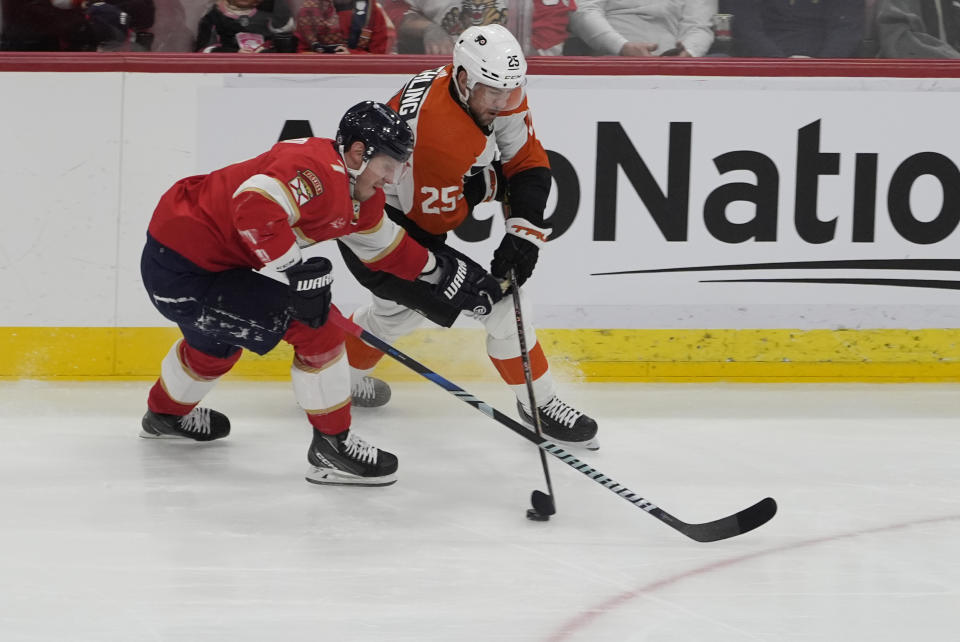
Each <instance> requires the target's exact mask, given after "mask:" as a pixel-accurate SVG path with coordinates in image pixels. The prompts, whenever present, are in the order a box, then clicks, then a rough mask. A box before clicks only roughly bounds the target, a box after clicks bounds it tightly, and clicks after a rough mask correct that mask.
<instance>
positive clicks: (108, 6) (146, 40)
mask: <svg viewBox="0 0 960 642" xmlns="http://www.w3.org/2000/svg"><path fill="white" fill-rule="evenodd" d="M84 5H85V7H86V9H85V13H86V16H87V21H88V23H89V29H90V36H91V47H92V48H94V49H96V50H97V51H149V50H150V48H151V45H152V44H153V33H151V32H150V28H151V27H153V19H154V16H155V13H156V8H155V7H154V4H153V0H98V1H97V2H86V3H84Z"/></svg>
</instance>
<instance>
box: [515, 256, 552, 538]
mask: <svg viewBox="0 0 960 642" xmlns="http://www.w3.org/2000/svg"><path fill="white" fill-rule="evenodd" d="M510 291H511V293H512V295H513V314H514V316H515V318H516V320H517V337H518V338H519V339H520V360H521V361H522V362H523V378H524V380H525V381H526V383H527V397H528V398H529V399H530V413H531V414H532V415H533V425H534V428H536V430H537V436H538V437H543V429H542V427H541V425H540V411H539V410H538V406H537V399H536V397H535V396H534V394H533V368H531V366H530V353H529V352H528V351H527V333H526V332H524V330H523V310H521V308H520V284H519V283H517V273H516V270H513V269H511V270H510ZM537 451H538V452H539V453H540V463H541V464H542V465H543V478H544V479H545V480H546V482H547V494H546V495H544V494H543V492H541V491H539V490H535V491H533V492H532V493H530V503H531V504H532V505H533V508H531V509H530V510H528V511H527V518H528V519H532V520H534V521H538V522H541V521H542V522H545V521H547V520H548V519H550V516H551V515H553V514H555V513H556V512H557V502H556V499H554V495H553V482H552V481H551V480H550V467H549V466H547V454H546V453H545V452H543V449H541V448H538V449H537Z"/></svg>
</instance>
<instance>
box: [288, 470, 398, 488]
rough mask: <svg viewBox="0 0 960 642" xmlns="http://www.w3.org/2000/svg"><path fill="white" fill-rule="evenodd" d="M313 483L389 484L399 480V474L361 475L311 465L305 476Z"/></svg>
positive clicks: (338, 484)
mask: <svg viewBox="0 0 960 642" xmlns="http://www.w3.org/2000/svg"><path fill="white" fill-rule="evenodd" d="M304 479H306V480H307V481H308V482H310V483H311V484H320V485H322V486H389V485H390V484H393V483H395V482H396V481H397V474H396V473H392V474H390V475H383V476H382V477H360V476H359V475H352V474H350V473H345V472H343V471H342V470H335V469H333V468H317V467H316V466H311V467H310V469H309V470H307V474H306V475H305V476H304Z"/></svg>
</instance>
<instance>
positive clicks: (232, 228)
mask: <svg viewBox="0 0 960 642" xmlns="http://www.w3.org/2000/svg"><path fill="white" fill-rule="evenodd" d="M383 205H384V195H383V192H382V191H380V190H377V192H376V194H375V195H374V196H373V197H372V198H370V199H368V200H367V201H364V202H363V203H359V202H357V201H354V200H353V199H351V197H350V181H349V178H348V175H347V170H346V167H345V166H344V164H343V160H342V159H341V158H340V154H339V152H338V151H337V150H336V148H335V143H334V141H332V140H330V139H326V138H301V139H296V140H288V141H282V142H280V143H277V144H276V145H274V146H273V147H272V148H271V149H270V150H269V151H267V152H265V153H263V154H261V155H260V156H257V157H256V158H252V159H250V160H247V161H243V162H241V163H236V164H234V165H229V166H227V167H225V168H223V169H220V170H217V171H214V172H211V173H210V174H205V175H201V176H191V177H189V178H184V179H183V180H180V181H178V182H177V183H175V184H174V185H173V187H171V188H170V189H169V190H168V191H167V192H166V193H165V194H164V195H163V197H161V199H160V203H159V204H158V205H157V208H156V210H155V211H154V214H153V218H152V219H151V221H150V226H149V228H148V229H149V232H150V234H151V235H152V236H153V237H154V238H155V239H156V240H157V241H159V242H160V243H162V244H163V245H165V246H167V247H169V248H170V249H172V250H174V251H175V252H177V253H179V254H181V255H183V256H184V257H186V258H187V259H189V260H190V261H192V262H194V263H196V264H197V265H198V266H200V267H202V268H204V269H206V270H210V271H214V272H219V271H222V270H227V269H231V268H253V269H260V268H262V267H265V266H269V267H271V268H273V269H277V270H283V269H285V268H287V267H289V266H290V265H293V264H294V263H296V262H297V261H299V260H300V250H299V248H301V247H307V246H310V245H313V244H315V243H318V242H320V241H325V240H328V239H333V238H341V240H343V242H344V243H346V244H347V245H348V246H349V247H350V249H351V250H352V251H353V253H354V254H356V255H357V256H358V257H359V258H360V259H361V260H362V261H364V262H365V263H366V264H367V266H368V267H369V268H370V269H373V270H385V271H387V272H391V273H393V274H396V275H397V276H399V277H401V278H405V279H408V280H412V279H414V278H416V277H417V276H418V275H419V274H420V272H421V271H422V270H423V268H424V266H425V265H426V262H427V251H426V250H425V249H424V248H423V247H422V246H420V245H419V244H418V243H416V242H415V241H413V240H412V239H411V238H410V237H408V236H406V233H405V231H404V230H403V228H401V227H400V226H398V225H396V224H395V223H393V222H392V221H391V220H390V219H389V218H387V217H385V216H384V214H383Z"/></svg>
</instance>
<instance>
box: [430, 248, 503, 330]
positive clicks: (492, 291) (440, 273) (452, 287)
mask: <svg viewBox="0 0 960 642" xmlns="http://www.w3.org/2000/svg"><path fill="white" fill-rule="evenodd" d="M434 256H435V257H436V258H437V267H436V269H435V270H434V273H431V274H428V275H425V277H427V278H426V279H425V280H427V281H430V282H434V278H435V279H437V280H436V281H435V282H434V286H433V289H434V292H436V294H437V296H439V297H440V298H441V299H443V300H444V301H447V302H448V303H450V304H451V305H453V306H454V307H457V308H459V309H461V310H466V311H470V312H473V313H474V314H478V315H484V314H490V312H491V311H492V310H493V304H494V303H496V302H497V301H499V300H500V299H502V298H503V290H502V289H501V288H500V284H499V283H498V282H497V280H496V279H495V278H493V277H492V276H490V274H488V273H487V272H486V271H484V269H483V268H481V267H479V266H477V265H474V264H473V263H469V262H467V261H464V260H463V259H461V258H460V257H458V256H456V255H453V254H445V253H442V252H434ZM431 275H432V276H433V278H430V277H431Z"/></svg>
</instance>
